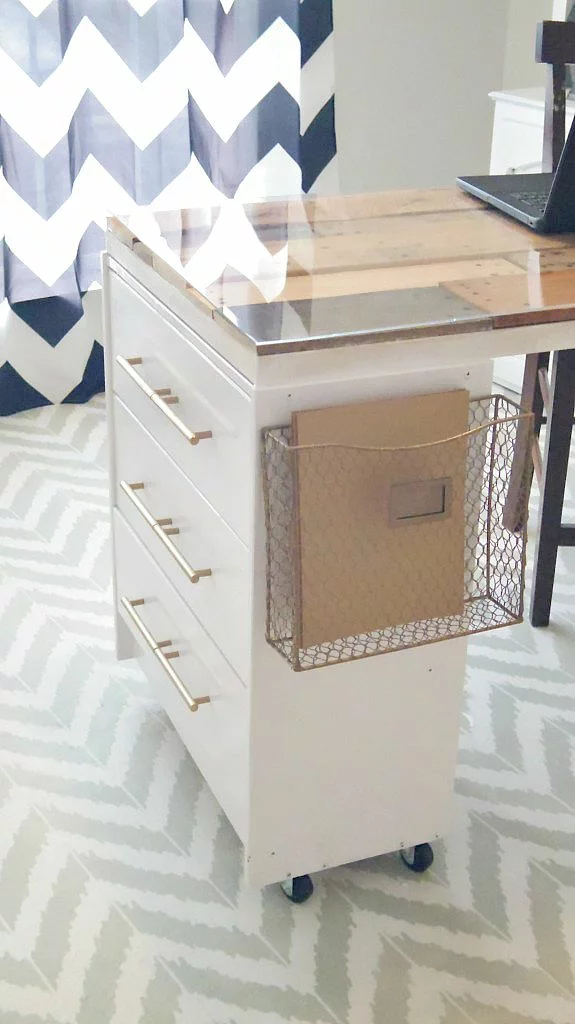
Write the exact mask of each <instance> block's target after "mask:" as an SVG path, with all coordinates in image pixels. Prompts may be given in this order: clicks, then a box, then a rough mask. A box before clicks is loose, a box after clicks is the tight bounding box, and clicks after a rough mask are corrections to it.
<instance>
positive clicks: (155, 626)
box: [113, 511, 249, 838]
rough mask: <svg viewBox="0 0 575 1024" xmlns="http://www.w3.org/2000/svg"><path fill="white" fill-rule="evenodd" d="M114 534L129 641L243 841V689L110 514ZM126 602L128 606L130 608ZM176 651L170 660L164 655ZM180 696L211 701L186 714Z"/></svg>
mask: <svg viewBox="0 0 575 1024" xmlns="http://www.w3.org/2000/svg"><path fill="white" fill-rule="evenodd" d="M113 529H114V540H115V546H116V595H117V602H118V611H119V613H120V615H121V616H122V618H123V619H124V621H125V622H126V624H127V625H128V627H129V629H130V631H131V633H132V635H133V636H134V639H135V641H136V645H137V648H138V649H139V651H140V652H141V661H142V666H143V669H144V672H145V674H146V676H147V678H148V679H149V681H150V683H151V685H152V687H153V689H154V693H155V695H156V697H157V699H158V701H159V703H160V704H161V705H162V707H163V708H164V710H165V711H166V713H167V714H168V716H169V717H170V719H171V721H172V722H173V724H174V726H175V728H176V730H177V732H178V733H179V735H180V736H181V738H182V740H183V742H184V744H185V745H186V747H187V749H188V750H189V752H190V753H191V755H192V757H193V758H194V760H195V762H196V764H197V765H198V768H199V769H200V771H201V772H202V774H203V776H204V777H205V779H206V782H207V783H208V785H209V786H210V788H211V789H212V791H213V793H214V795H215V797H216V799H217V800H218V802H219V803H220V804H221V806H222V807H223V809H224V811H225V812H226V814H227V815H228V817H229V818H230V821H231V822H232V824H233V825H234V827H235V828H236V830H237V831H238V833H239V834H240V836H241V837H242V838H243V836H244V834H245V828H246V824H245V823H246V818H247V793H248V779H247V760H248V758H247V751H248V735H249V706H248V692H247V690H246V689H245V687H244V686H243V685H242V683H241V681H240V680H239V679H238V677H237V676H236V674H235V673H234V672H233V671H232V669H231V668H230V666H229V665H228V663H227V662H226V660H225V658H224V657H223V656H222V654H221V653H220V651H219V650H218V649H217V647H216V646H215V644H214V643H213V642H212V641H211V640H210V638H209V636H208V635H207V634H206V632H205V631H204V630H203V629H202V627H201V625H200V623H199V622H198V620H197V619H196V618H195V616H194V615H193V614H192V613H191V612H190V610H189V609H188V608H186V606H185V604H184V603H183V601H182V600H181V598H180V597H179V595H178V594H177V593H176V592H175V591H174V589H173V587H172V586H171V584H170V583H169V581H168V580H167V579H166V577H165V576H164V575H163V573H162V572H161V571H160V570H159V569H158V567H157V566H156V565H155V563H154V562H153V560H152V559H151V557H150V555H149V554H148V553H147V551H146V550H145V548H144V547H143V545H142V544H141V543H140V541H139V540H138V539H137V537H136V536H135V535H134V533H133V532H132V531H131V530H130V528H129V526H127V524H126V523H125V521H124V520H123V519H122V516H121V515H120V514H119V513H118V512H117V511H116V512H115V513H114V516H113ZM142 600H143V603H142V604H140V603H138V602H140V601H142ZM125 602H130V607H129V609H128V608H127V607H126V603H125ZM166 641H170V643H169V645H166V646H160V647H159V649H158V651H157V653H156V654H154V653H153V651H152V647H153V646H154V644H156V645H157V644H160V645H164V644H166ZM176 652H177V655H178V656H177V657H167V656H168V655H170V654H175V653H176ZM158 654H160V655H161V656H163V658H164V659H166V660H162V658H161V657H158V656H157V655H158ZM171 673H175V677H174V678H172V675H171ZM185 694H188V695H189V698H200V699H201V698H203V697H209V698H210V700H209V703H201V704H199V706H198V709H197V711H192V710H190V706H189V703H190V702H189V698H186V696H185Z"/></svg>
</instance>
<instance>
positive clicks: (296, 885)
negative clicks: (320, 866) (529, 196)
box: [280, 875, 313, 903]
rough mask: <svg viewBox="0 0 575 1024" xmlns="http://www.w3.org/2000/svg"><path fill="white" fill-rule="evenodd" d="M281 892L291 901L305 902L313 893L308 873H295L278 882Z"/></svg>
mask: <svg viewBox="0 0 575 1024" xmlns="http://www.w3.org/2000/svg"><path fill="white" fill-rule="evenodd" d="M280 885H281V887H282V890H283V892H284V893H285V895H286V896H287V898H288V900H291V902H292V903H305V901H306V900H309V898H310V896H311V894H312V893H313V882H312V880H311V878H310V876H309V875H296V877H295V878H286V880H285V882H280Z"/></svg>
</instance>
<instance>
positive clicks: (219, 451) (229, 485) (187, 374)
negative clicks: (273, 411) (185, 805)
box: [107, 273, 250, 541]
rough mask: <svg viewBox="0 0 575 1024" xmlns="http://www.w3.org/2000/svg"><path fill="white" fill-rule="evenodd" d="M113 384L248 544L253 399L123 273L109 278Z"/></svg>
mask: <svg viewBox="0 0 575 1024" xmlns="http://www.w3.org/2000/svg"><path fill="white" fill-rule="evenodd" d="M107 291H108V300H107V301H108V302H109V310H110V317H109V324H110V327H109V349H108V379H109V380H110V381H111V384H112V387H113V390H114V392H115V393H116V394H118V395H119V396H120V397H121V398H122V400H123V401H124V402H125V404H126V405H127V406H128V408H130V409H131V410H132V412H133V413H134V415H135V416H136V417H137V418H138V419H139V420H140V421H141V423H142V424H143V425H144V426H145V427H147V429H148V430H149V431H150V433H152V434H153V435H154V437H156V438H157V440H158V442H159V443H160V444H161V446H162V447H163V448H165V450H166V451H167V452H169V454H170V455H171V457H172V458H173V459H174V461H175V462H177V463H178V465H179V466H180V468H181V470H182V472H183V473H185V474H186V476H188V477H189V478H190V480H191V481H192V482H193V483H194V484H195V486H196V487H197V488H198V490H200V491H201V492H202V494H204V495H205V497H206V498H207V500H208V501H209V502H210V504H212V505H213V506H214V508H215V509H216V510H217V511H218V512H219V513H220V515H221V516H222V517H223V518H224V519H225V520H226V521H227V522H229V524H230V526H231V527H232V528H233V529H234V530H235V531H236V532H237V533H238V535H239V536H240V537H241V538H242V540H244V541H246V540H247V539H248V536H249V524H248V518H249V501H250V495H249V493H248V490H247V488H246V476H245V470H244V467H245V465H246V461H247V460H248V458H249V443H250V432H249V423H250V403H249V399H248V396H247V395H246V394H245V393H244V392H243V391H241V390H240V388H239V387H237V385H236V384H235V383H233V382H232V381H231V380H229V379H227V378H226V377H224V375H223V374H222V373H221V372H220V371H219V370H218V369H217V368H216V367H215V366H214V365H213V364H212V363H210V362H209V360H208V359H206V358H205V357H204V355H203V354H202V353H201V352H199V351H198V349H197V348H196V347H194V344H193V340H194V338H193V335H192V334H191V332H190V334H189V336H186V335H184V334H183V333H182V332H181V331H179V330H177V329H176V328H175V327H174V326H172V324H171V323H168V322H167V321H166V320H164V319H162V316H161V313H160V312H159V309H158V305H157V303H154V302H153V299H152V298H151V297H150V301H146V299H145V298H144V297H143V295H142V294H139V292H138V291H136V290H135V288H131V287H130V286H129V285H128V284H126V282H125V281H123V280H122V279H121V278H120V277H119V276H118V275H117V274H114V273H111V274H110V275H109V277H108V287H107Z"/></svg>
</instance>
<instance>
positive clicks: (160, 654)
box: [121, 597, 211, 711]
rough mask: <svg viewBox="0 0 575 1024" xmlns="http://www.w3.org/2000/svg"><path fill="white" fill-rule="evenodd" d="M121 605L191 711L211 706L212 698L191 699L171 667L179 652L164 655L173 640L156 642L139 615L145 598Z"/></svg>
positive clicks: (126, 600)
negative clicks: (138, 607) (202, 706)
mask: <svg viewBox="0 0 575 1024" xmlns="http://www.w3.org/2000/svg"><path fill="white" fill-rule="evenodd" d="M121 603H122V607H123V608H124V609H125V611H126V612H127V614H128V615H129V616H130V619H131V620H132V622H133V623H134V626H135V627H136V629H137V630H138V632H139V633H140V634H141V636H142V637H143V639H144V641H145V643H146V645H147V647H149V649H150V651H151V652H152V654H153V655H154V657H155V658H157V660H158V661H159V662H160V665H161V666H162V668H163V669H164V672H165V673H166V675H167V676H169V678H170V680H171V681H172V683H173V684H174V686H175V687H176V690H177V691H178V693H179V694H180V697H182V699H183V700H184V701H185V703H186V704H187V706H188V708H189V710H190V711H197V710H198V708H199V706H200V704H209V703H210V701H211V697H191V696H190V694H189V693H188V691H187V689H186V687H185V686H184V684H183V682H182V680H181V679H180V677H179V675H178V674H177V672H175V671H174V669H173V668H172V666H171V665H170V660H171V659H172V658H178V657H179V651H168V653H167V654H164V651H163V648H165V647H168V646H169V645H170V644H171V640H160V642H158V641H157V640H155V639H154V637H153V636H152V634H151V633H150V630H149V629H148V627H147V626H146V624H145V623H144V622H143V621H142V619H141V618H140V616H139V615H138V613H137V611H136V607H137V606H138V605H141V604H145V601H144V598H143V597H140V598H138V599H137V600H136V601H130V600H128V598H127V597H123V598H122V599H121Z"/></svg>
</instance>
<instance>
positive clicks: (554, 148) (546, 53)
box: [505, 21, 575, 626]
mask: <svg viewBox="0 0 575 1024" xmlns="http://www.w3.org/2000/svg"><path fill="white" fill-rule="evenodd" d="M535 59H536V60H537V61H538V62H540V63H543V64H546V65H547V82H546V90H545V116H544V127H543V161H542V169H543V170H544V171H554V170H555V169H556V167H557V164H558V162H559V157H560V155H561V150H562V149H563V145H564V143H565V88H566V65H567V64H575V23H570V22H564V21H543V22H541V23H540V24H539V25H538V26H537V39H536V47H535ZM573 331H574V343H575V324H574V325H573ZM549 361H550V359H549V353H548V352H538V353H534V354H533V355H529V356H527V357H526V360H525V373H524V377H523V388H522V394H521V407H522V409H523V410H524V411H526V412H532V413H533V414H534V421H535V423H534V425H535V445H534V450H533V459H531V458H529V457H527V458H525V457H523V459H522V460H521V459H520V461H519V462H517V461H516V464H515V465H514V466H513V471H512V479H511V486H510V493H509V500H508V505H507V509H506V516H505V519H506V525H508V526H509V527H510V528H511V529H520V528H522V526H523V522H522V519H523V515H524V514H525V513H524V511H523V509H524V503H522V502H521V500H520V496H521V495H522V494H523V495H524V494H525V491H526V490H527V492H528V491H529V489H530V487H531V480H532V474H533V470H535V473H536V475H537V477H538V482H539V487H540V493H541V500H540V504H539V516H538V522H537V532H536V544H535V554H534V566H533V583H532V590H531V607H530V619H531V623H532V625H533V626H547V625H549V619H550V614H551V601H552V598H553V585H554V582H555V569H556V565H557V552H558V549H559V547H562V546H569V547H574V546H575V524H573V525H572V524H569V523H564V522H563V521H562V517H563V502H564V497H565V484H566V479H567V468H568V464H569V453H570V447H571V435H572V430H573V414H574V408H575V348H573V349H567V350H565V351H562V352H556V353H554V354H553V359H552V371H551V378H550V379H549V376H548V368H549ZM545 422H546V423H547V430H546V437H545V451H544V454H543V456H542V455H541V452H540V449H539V443H538V438H539V433H540V430H541V426H542V424H543V423H545ZM525 454H527V456H529V453H524V455H525Z"/></svg>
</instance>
